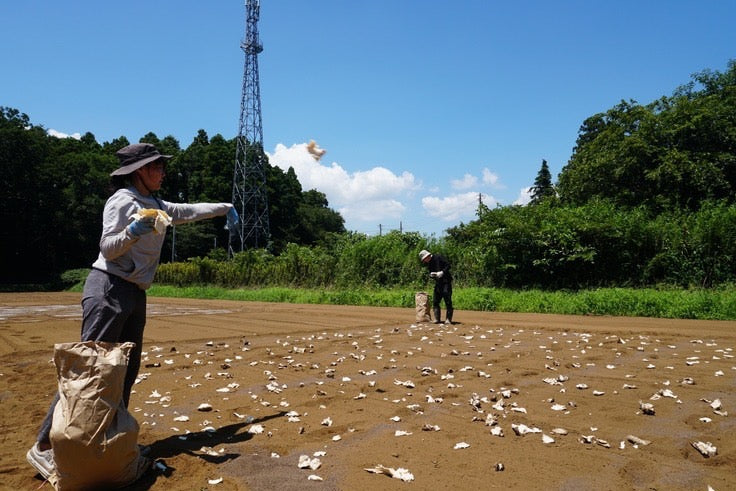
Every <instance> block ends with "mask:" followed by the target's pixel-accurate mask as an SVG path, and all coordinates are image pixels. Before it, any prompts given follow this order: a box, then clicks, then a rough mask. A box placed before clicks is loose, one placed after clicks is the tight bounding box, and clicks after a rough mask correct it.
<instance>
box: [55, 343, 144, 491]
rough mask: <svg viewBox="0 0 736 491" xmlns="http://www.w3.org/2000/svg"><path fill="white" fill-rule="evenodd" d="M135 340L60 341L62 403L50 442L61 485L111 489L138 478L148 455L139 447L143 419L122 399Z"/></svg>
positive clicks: (57, 481)
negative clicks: (125, 341) (104, 341)
mask: <svg viewBox="0 0 736 491" xmlns="http://www.w3.org/2000/svg"><path fill="white" fill-rule="evenodd" d="M134 346H135V345H134V344H133V343H122V344H115V343H103V342H94V341H87V342H79V343H64V344H57V345H55V351H54V362H55V363H56V373H57V375H58V378H59V396H60V399H59V402H58V403H57V404H56V407H55V408H54V420H53V424H52V426H51V446H52V447H53V449H54V459H55V461H56V474H55V475H53V476H52V478H51V479H49V480H50V481H51V483H52V484H53V485H54V487H55V488H56V489H57V490H67V489H75V490H77V489H111V488H116V487H122V486H125V485H127V484H130V483H132V482H133V481H135V480H136V479H138V478H139V477H140V476H141V475H142V474H143V473H144V472H145V471H146V469H147V468H148V465H149V460H148V459H147V458H145V457H142V456H141V455H140V450H139V449H138V444H137V442H138V422H137V421H136V420H135V418H133V416H132V415H131V414H130V413H129V412H128V410H127V409H126V407H125V404H124V403H123V381H124V379H125V371H126V369H127V367H128V358H129V355H130V351H131V349H132V348H133V347H134Z"/></svg>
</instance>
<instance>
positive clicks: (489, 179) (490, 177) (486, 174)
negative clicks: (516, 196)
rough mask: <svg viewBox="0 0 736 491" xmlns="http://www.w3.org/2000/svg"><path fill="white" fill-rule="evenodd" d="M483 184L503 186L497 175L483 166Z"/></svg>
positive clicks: (495, 186) (496, 186)
mask: <svg viewBox="0 0 736 491" xmlns="http://www.w3.org/2000/svg"><path fill="white" fill-rule="evenodd" d="M483 184H486V185H488V186H492V187H494V188H503V186H502V185H501V183H500V182H499V177H498V175H496V174H494V173H493V172H491V171H489V170H488V168H484V169H483Z"/></svg>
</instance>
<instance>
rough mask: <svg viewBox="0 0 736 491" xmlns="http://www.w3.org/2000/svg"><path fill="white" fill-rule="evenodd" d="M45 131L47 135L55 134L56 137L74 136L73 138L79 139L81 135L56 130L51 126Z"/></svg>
mask: <svg viewBox="0 0 736 491" xmlns="http://www.w3.org/2000/svg"><path fill="white" fill-rule="evenodd" d="M46 133H47V134H48V135H49V136H55V137H56V138H74V139H75V140H79V139H81V138H82V135H81V134H80V133H72V134H71V135H69V134H66V133H62V132H61V131H56V130H55V129H53V128H49V129H48V130H47V131H46Z"/></svg>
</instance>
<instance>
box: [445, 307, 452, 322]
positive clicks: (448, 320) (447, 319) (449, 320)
mask: <svg viewBox="0 0 736 491" xmlns="http://www.w3.org/2000/svg"><path fill="white" fill-rule="evenodd" d="M453 312H454V309H447V318H446V319H445V324H452V313H453Z"/></svg>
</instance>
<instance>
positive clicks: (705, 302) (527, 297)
mask: <svg viewBox="0 0 736 491" xmlns="http://www.w3.org/2000/svg"><path fill="white" fill-rule="evenodd" d="M148 293H149V295H152V296H159V297H181V298H202V299H213V300H214V299H219V300H237V301H252V302H256V301H257V302H284V303H306V304H332V305H361V306H370V307H414V293H415V292H414V291H413V290H408V289H390V290H387V289H382V290H369V289H352V290H350V289H344V290H334V289H299V288H284V287H273V288H262V289H226V288H220V287H211V286H189V287H175V286H169V285H154V286H153V287H151V289H150V290H148ZM453 303H454V304H455V308H456V309H457V310H476V311H497V312H521V313H548V314H567V315H611V316H632V317H659V318H670V319H710V320H735V319H736V288H734V287H729V288H720V289H708V290H680V289H654V288H651V289H634V288H600V289H593V290H581V291H543V290H522V291H517V290H506V289H497V288H455V289H454V292H453Z"/></svg>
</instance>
